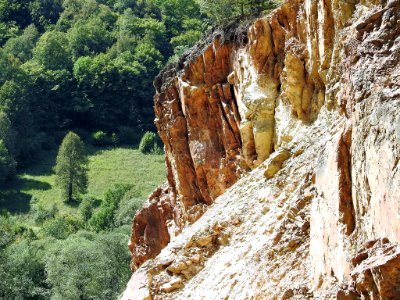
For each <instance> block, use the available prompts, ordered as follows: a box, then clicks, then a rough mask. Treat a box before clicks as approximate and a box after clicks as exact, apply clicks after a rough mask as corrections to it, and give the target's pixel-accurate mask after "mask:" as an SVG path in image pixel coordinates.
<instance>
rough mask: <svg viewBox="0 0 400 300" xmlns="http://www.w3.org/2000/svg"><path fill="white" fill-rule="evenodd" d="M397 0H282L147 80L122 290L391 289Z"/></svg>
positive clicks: (398, 142) (297, 292) (398, 280)
mask: <svg viewBox="0 0 400 300" xmlns="http://www.w3.org/2000/svg"><path fill="white" fill-rule="evenodd" d="M399 61H400V1H399V0H389V1H388V0H381V1H377V0H352V1H344V0H324V1H322V0H317V1H312V0H288V1H286V2H285V3H284V4H283V5H282V6H281V7H280V8H279V9H277V10H275V11H273V12H272V13H271V14H270V15H268V16H266V17H265V18H262V19H258V20H256V21H254V23H253V24H251V25H250V26H249V27H248V28H246V29H245V30H244V29H243V28H236V29H235V28H234V27H232V26H231V27H228V28H225V29H224V30H217V31H216V32H215V33H214V34H213V36H212V37H210V38H209V40H208V41H206V42H204V43H203V44H202V45H199V46H198V47H197V48H195V49H194V50H193V51H192V52H191V53H190V54H188V55H186V56H185V57H183V58H182V59H181V60H180V61H179V62H178V63H176V64H175V65H171V66H169V67H167V68H166V69H165V70H164V71H163V72H162V73H161V74H160V75H159V76H158V77H157V78H156V80H155V87H156V90H157V94H156V96H155V113H156V121H155V123H156V125H157V128H158V131H159V134H160V136H161V138H162V140H163V142H164V144H165V150H166V166H167V174H168V183H166V184H165V185H164V186H162V187H160V188H159V189H157V190H156V191H155V192H154V193H153V195H152V196H151V197H150V198H149V200H148V202H147V203H146V204H145V207H144V208H143V209H142V210H141V211H140V212H139V213H138V214H137V215H136V216H135V219H134V222H133V229H132V237H131V243H130V249H131V251H132V269H133V271H135V272H134V274H133V276H132V279H131V281H130V282H129V284H128V286H127V289H126V291H125V293H124V295H123V298H124V299H210V298H212V299H400V288H399V286H400V245H399V243H400V196H399V195H400V166H399V160H400V66H399Z"/></svg>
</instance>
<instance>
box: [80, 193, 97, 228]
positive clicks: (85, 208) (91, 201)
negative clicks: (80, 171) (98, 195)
mask: <svg viewBox="0 0 400 300" xmlns="http://www.w3.org/2000/svg"><path fill="white" fill-rule="evenodd" d="M98 202H99V200H97V199H95V198H93V197H90V196H85V197H84V198H83V200H82V202H81V204H80V205H79V211H80V214H81V216H82V219H83V221H85V222H86V221H88V220H89V219H90V218H91V217H92V215H93V211H94V209H95V208H96V207H98V206H99V203H98Z"/></svg>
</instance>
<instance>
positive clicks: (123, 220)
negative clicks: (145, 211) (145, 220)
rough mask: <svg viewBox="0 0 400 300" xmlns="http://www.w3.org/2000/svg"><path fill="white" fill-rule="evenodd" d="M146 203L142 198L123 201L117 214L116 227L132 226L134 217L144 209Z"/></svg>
mask: <svg viewBox="0 0 400 300" xmlns="http://www.w3.org/2000/svg"><path fill="white" fill-rule="evenodd" d="M124 198H125V197H124ZM144 201H145V200H144V199H142V198H130V199H123V200H122V201H121V203H120V205H119V207H118V209H117V211H116V212H115V217H114V219H115V226H117V227H119V226H122V225H128V224H131V223H132V220H133V217H134V216H135V214H136V212H137V211H138V210H139V209H141V208H142V206H143V203H144Z"/></svg>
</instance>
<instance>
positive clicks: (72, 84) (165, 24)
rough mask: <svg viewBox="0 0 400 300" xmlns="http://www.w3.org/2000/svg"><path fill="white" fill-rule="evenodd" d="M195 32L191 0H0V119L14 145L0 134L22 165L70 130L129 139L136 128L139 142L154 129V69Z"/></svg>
mask: <svg viewBox="0 0 400 300" xmlns="http://www.w3.org/2000/svg"><path fill="white" fill-rule="evenodd" d="M201 32H202V14H201V12H200V6H199V5H198V4H197V3H196V1H195V0H183V1H182V0H147V1H139V0H27V1H18V0H0V112H1V113H4V116H2V115H0V126H1V123H2V119H3V118H7V119H8V120H9V122H10V124H9V127H8V129H7V130H8V131H9V132H10V133H9V134H12V135H13V137H14V138H13V144H12V145H11V144H8V143H7V141H5V140H4V138H3V137H2V136H1V138H2V139H3V140H4V143H5V145H6V147H7V149H8V151H9V152H10V155H11V156H12V158H13V159H14V160H16V161H17V162H18V165H19V166H23V165H25V164H27V163H29V162H30V161H31V160H32V158H33V157H34V155H35V153H37V152H38V151H40V150H41V149H43V148H51V147H53V148H54V147H55V145H57V144H58V143H59V142H60V140H61V138H62V137H63V136H64V134H65V133H66V132H68V131H69V130H86V131H90V132H92V133H94V132H104V133H105V134H106V135H107V137H108V140H109V141H112V142H119V141H120V140H121V141H122V142H121V143H126V140H127V138H126V132H127V131H129V130H130V129H134V131H135V133H136V134H135V135H133V136H132V138H131V140H130V141H129V142H130V143H131V144H134V143H138V141H139V140H138V139H139V138H140V137H141V135H142V134H143V133H144V132H145V131H146V130H153V124H152V122H153V109H152V105H153V101H152V96H153V93H154V90H153V86H152V81H153V78H154V76H155V75H156V74H157V73H158V72H159V70H160V69H161V67H162V66H163V65H164V64H165V63H166V62H167V61H168V60H169V59H173V58H172V57H174V55H176V54H180V53H181V52H183V51H184V50H185V49H187V48H188V47H190V46H191V45H193V44H194V43H195V42H196V41H197V40H198V39H199V37H200V34H201ZM119 131H121V132H122V135H124V134H125V136H123V137H122V138H121V139H119V138H118V134H119ZM113 133H114V135H113ZM1 134H3V133H1ZM112 136H114V138H112ZM105 140H107V139H103V140H100V143H103V142H104V141H105Z"/></svg>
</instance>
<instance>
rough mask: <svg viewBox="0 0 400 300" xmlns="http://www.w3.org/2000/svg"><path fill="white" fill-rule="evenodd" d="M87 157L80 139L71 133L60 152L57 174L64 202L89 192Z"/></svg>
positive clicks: (66, 137) (65, 139)
mask: <svg viewBox="0 0 400 300" xmlns="http://www.w3.org/2000/svg"><path fill="white" fill-rule="evenodd" d="M87 164H88V160H87V156H86V153H85V145H84V144H83V142H82V140H81V139H80V137H79V136H78V135H77V134H75V133H73V132H69V133H68V134H67V135H66V136H65V137H64V140H63V141H62V143H61V146H60V149H59V150H58V155H57V161H56V166H55V172H56V175H57V178H56V184H57V185H58V186H59V187H60V189H61V192H62V198H63V200H64V201H72V199H73V197H76V196H78V195H79V193H85V192H86V190H87V182H88V180H87Z"/></svg>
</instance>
